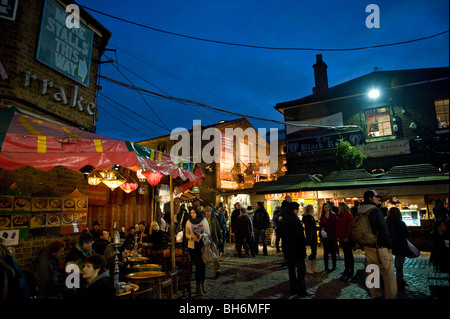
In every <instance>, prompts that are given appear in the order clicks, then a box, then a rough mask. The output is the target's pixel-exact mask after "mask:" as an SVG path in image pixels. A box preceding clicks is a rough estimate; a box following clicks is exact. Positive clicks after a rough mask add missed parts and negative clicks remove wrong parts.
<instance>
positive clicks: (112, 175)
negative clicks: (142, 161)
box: [100, 167, 127, 190]
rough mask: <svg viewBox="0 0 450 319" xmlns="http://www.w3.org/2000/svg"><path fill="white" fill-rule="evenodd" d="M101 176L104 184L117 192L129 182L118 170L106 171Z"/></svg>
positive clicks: (110, 169) (109, 169)
mask: <svg viewBox="0 0 450 319" xmlns="http://www.w3.org/2000/svg"><path fill="white" fill-rule="evenodd" d="M100 175H101V176H102V177H103V179H102V183H103V184H105V185H106V186H108V187H109V188H110V189H111V190H115V189H116V188H117V187H119V186H120V185H122V184H124V183H125V182H126V181H127V180H126V179H125V178H123V177H122V176H121V175H120V173H119V172H118V171H117V170H115V169H112V168H111V167H110V168H108V169H107V170H105V171H101V172H100Z"/></svg>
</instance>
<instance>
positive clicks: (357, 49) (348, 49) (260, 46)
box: [81, 6, 449, 52]
mask: <svg viewBox="0 0 450 319" xmlns="http://www.w3.org/2000/svg"><path fill="white" fill-rule="evenodd" d="M81 7H82V8H84V9H86V10H90V11H93V12H96V13H98V14H101V15H104V16H107V17H110V18H113V19H116V20H120V21H123V22H126V23H129V24H133V25H136V26H138V27H142V28H145V29H149V30H153V31H157V32H161V33H165V34H170V35H173V36H177V37H183V38H187V39H192V40H198V41H203V42H210V43H216V44H223V45H231V46H238V47H246V48H252V49H264V50H282V51H325V52H332V51H334V52H342V51H359V50H367V49H375V48H383V47H389V46H396V45H402V44H408V43H413V42H417V41H423V40H427V39H431V38H435V37H438V36H440V35H443V34H445V33H448V32H449V30H445V31H442V32H439V33H436V34H433V35H429V36H425V37H421V38H416V39H412V40H406V41H400V42H394V43H387V44H379V45H370V46H363V47H356V48H331V49H327V48H295V47H272V46H262V45H251V44H244V43H235V42H226V41H219V40H212V39H205V38H200V37H195V36H190V35H186V34H181V33H176V32H171V31H166V30H162V29H158V28H154V27H151V26H147V25H144V24H141V23H137V22H133V21H130V20H127V19H123V18H119V17H116V16H113V15H111V14H108V13H105V12H102V11H99V10H95V9H92V8H88V7H86V6H81Z"/></svg>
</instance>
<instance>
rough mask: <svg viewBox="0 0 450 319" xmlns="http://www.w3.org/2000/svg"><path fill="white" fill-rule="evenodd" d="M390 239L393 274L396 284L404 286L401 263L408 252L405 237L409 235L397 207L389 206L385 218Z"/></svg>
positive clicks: (400, 286)
mask: <svg viewBox="0 0 450 319" xmlns="http://www.w3.org/2000/svg"><path fill="white" fill-rule="evenodd" d="M386 224H387V226H388V229H389V234H390V235H391V241H392V254H393V255H395V261H394V265H395V276H396V278H397V286H398V287H399V288H405V286H406V285H407V284H406V281H405V280H404V279H403V264H404V263H405V257H406V255H407V254H408V252H409V248H408V242H407V241H406V238H407V237H408V235H409V231H408V228H407V227H406V224H405V222H403V221H402V213H401V212H400V210H399V209H398V208H397V207H391V209H389V213H388V216H387V219H386Z"/></svg>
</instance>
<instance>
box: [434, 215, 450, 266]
mask: <svg viewBox="0 0 450 319" xmlns="http://www.w3.org/2000/svg"><path fill="white" fill-rule="evenodd" d="M447 226H448V225H447V224H446V223H445V222H444V221H442V220H439V221H438V222H436V224H435V225H434V228H433V231H432V233H431V241H432V246H431V254H430V262H431V263H432V264H433V268H434V269H435V271H437V272H447V273H448V272H449V271H450V248H449V239H450V232H449V228H448V227H447Z"/></svg>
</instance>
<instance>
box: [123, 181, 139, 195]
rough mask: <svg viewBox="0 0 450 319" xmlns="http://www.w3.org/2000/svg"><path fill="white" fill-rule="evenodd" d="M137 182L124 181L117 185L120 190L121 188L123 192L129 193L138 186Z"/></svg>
mask: <svg viewBox="0 0 450 319" xmlns="http://www.w3.org/2000/svg"><path fill="white" fill-rule="evenodd" d="M138 186H139V184H138V183H131V182H126V183H123V184H122V185H120V186H119V188H120V189H121V190H123V191H124V192H125V193H131V192H132V191H134V190H136V189H137V188H138Z"/></svg>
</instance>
